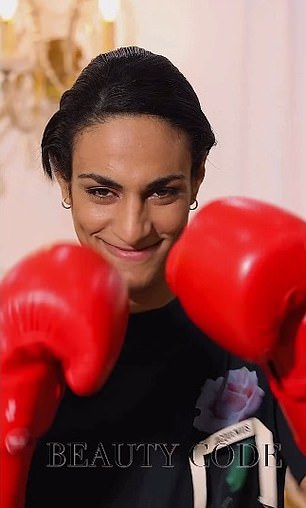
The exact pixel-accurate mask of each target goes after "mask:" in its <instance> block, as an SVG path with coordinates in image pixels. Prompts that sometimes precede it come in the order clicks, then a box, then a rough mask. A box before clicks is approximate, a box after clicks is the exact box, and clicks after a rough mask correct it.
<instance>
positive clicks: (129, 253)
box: [100, 239, 162, 261]
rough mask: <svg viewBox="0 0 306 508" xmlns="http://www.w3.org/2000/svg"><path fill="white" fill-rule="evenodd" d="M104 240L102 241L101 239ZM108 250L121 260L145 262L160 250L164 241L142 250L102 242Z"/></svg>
mask: <svg viewBox="0 0 306 508" xmlns="http://www.w3.org/2000/svg"><path fill="white" fill-rule="evenodd" d="M100 240H102V239H100ZM102 242H103V243H104V245H105V247H106V249H107V250H108V251H109V252H110V253H111V254H113V255H115V256H116V257H119V258H123V259H126V260H129V259H130V260H134V261H145V260H147V259H149V258H150V257H151V256H152V255H153V254H154V253H155V252H156V250H157V249H158V247H159V246H160V244H161V242H162V240H160V241H158V242H156V243H155V244H153V245H149V246H148V247H143V248H142V249H131V248H126V247H118V246H117V245H113V244H111V243H108V242H106V241H105V240H102Z"/></svg>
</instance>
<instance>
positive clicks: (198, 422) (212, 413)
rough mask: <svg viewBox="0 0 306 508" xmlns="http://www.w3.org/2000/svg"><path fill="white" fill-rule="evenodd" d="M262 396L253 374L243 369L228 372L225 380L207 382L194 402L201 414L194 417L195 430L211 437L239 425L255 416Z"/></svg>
mask: <svg viewBox="0 0 306 508" xmlns="http://www.w3.org/2000/svg"><path fill="white" fill-rule="evenodd" d="M263 396H264V391H263V390H262V389H261V388H260V387H259V386H258V378H257V374H256V371H249V370H248V369H247V368H246V367H242V368H241V369H235V370H229V371H228V375H227V377H226V378H224V377H218V379H216V380H213V379H207V381H206V382H205V383H204V385H203V387H202V391H201V395H200V396H199V398H198V400H197V403H196V408H197V409H200V411H201V413H200V414H199V415H198V416H196V417H195V419H194V427H196V428H197V429H198V430H200V431H202V432H208V433H209V434H212V433H214V432H217V431H218V430H220V429H223V428H225V427H228V426H229V425H233V424H234V423H238V422H239V421H241V420H244V419H245V418H248V417H249V416H252V414H253V413H255V411H256V410H257V409H258V408H259V406H260V404H261V401H262V398H263Z"/></svg>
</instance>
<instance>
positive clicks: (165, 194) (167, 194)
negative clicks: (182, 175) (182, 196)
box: [152, 187, 179, 199]
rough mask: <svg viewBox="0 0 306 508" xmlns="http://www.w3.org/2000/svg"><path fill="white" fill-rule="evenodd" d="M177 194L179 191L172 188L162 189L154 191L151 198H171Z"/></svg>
mask: <svg viewBox="0 0 306 508" xmlns="http://www.w3.org/2000/svg"><path fill="white" fill-rule="evenodd" d="M178 193H179V189H176V188H174V187H164V188H163V189H158V190H156V191H155V192H154V193H153V194H152V197H153V198H155V197H156V198H157V199H164V198H172V197H175V196H177V195H178Z"/></svg>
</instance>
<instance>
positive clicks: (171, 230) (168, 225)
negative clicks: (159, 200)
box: [153, 203, 189, 240]
mask: <svg viewBox="0 0 306 508" xmlns="http://www.w3.org/2000/svg"><path fill="white" fill-rule="evenodd" d="M159 208H161V210H158V211H157V212H155V214H153V215H155V217H154V219H153V223H154V227H155V229H156V230H157V231H158V233H159V234H160V235H161V236H166V237H171V238H172V239H173V240H175V239H177V238H178V236H179V235H180V233H181V232H182V230H183V228H184V227H185V226H186V224H187V221H188V214H189V207H188V206H187V205H186V203H177V204H174V205H172V206H169V207H165V208H164V207H159Z"/></svg>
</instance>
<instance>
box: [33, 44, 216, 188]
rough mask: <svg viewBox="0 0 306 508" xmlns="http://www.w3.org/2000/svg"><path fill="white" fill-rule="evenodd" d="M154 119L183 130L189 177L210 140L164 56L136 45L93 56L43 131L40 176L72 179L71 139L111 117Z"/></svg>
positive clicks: (188, 89) (192, 97)
mask: <svg viewBox="0 0 306 508" xmlns="http://www.w3.org/2000/svg"><path fill="white" fill-rule="evenodd" d="M138 114H147V115H151V116H152V115H153V116H157V117H160V118H163V119H165V120H167V121H168V122H169V123H170V124H171V125H173V126H175V127H177V128H179V129H181V130H182V131H183V132H185V133H186V134H187V136H188V138H189V141H190V148H191V156H192V174H196V172H197V170H198V169H199V167H200V164H201V162H202V160H203V158H204V157H205V155H206V154H207V153H208V152H209V150H210V148H211V147H212V146H213V145H214V144H215V136H214V134H213V132H212V129H211V127H210V124H209V122H208V120H207V118H206V116H205V115H204V113H203V112H202V110H201V106H200V103H199V100H198V97H197V95H196V93H195V92H194V90H193V88H192V86H191V85H190V83H189V82H188V81H187V79H186V78H185V77H184V76H183V74H182V73H181V72H180V71H179V70H178V69H177V68H176V67H175V66H174V65H173V64H172V63H171V62H170V61H169V60H168V59H167V58H165V57H164V56H160V55H155V54H154V53H151V52H150V51H146V50H145V49H142V48H138V47H133V46H131V47H127V48H119V49H116V50H114V51H110V52H109V53H105V54H102V55H99V56H97V57H96V58H94V59H93V60H92V61H91V62H90V63H89V65H88V66H87V67H86V68H85V69H84V70H83V71H82V72H81V74H80V75H79V77H78V79H77V80H76V82H75V83H74V85H73V86H72V88H71V89H70V90H67V91H66V92H65V93H64V94H63V96H62V98H61V101H60V108H59V110H58V111H57V112H56V113H55V114H54V115H53V116H52V118H51V119H50V120H49V122H48V124H47V125H46V127H45V130H44V133H43V138H42V143H41V148H42V164H43V169H44V171H45V173H46V174H47V175H48V176H49V177H50V178H52V175H53V172H57V173H59V174H60V175H61V176H62V177H63V178H64V179H65V180H66V181H70V179H71V171H72V149H73V143H74V140H75V136H76V134H77V133H78V132H80V131H81V130H82V129H84V128H85V127H89V126H91V125H94V124H97V123H102V122H103V121H105V120H106V119H107V118H109V117H111V116H118V115H138Z"/></svg>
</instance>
